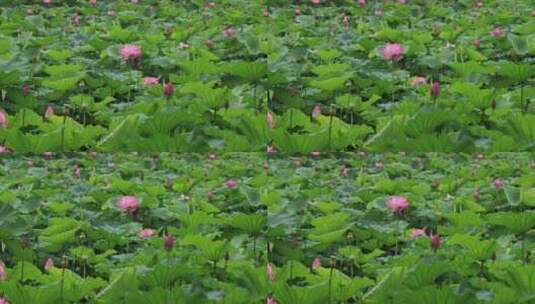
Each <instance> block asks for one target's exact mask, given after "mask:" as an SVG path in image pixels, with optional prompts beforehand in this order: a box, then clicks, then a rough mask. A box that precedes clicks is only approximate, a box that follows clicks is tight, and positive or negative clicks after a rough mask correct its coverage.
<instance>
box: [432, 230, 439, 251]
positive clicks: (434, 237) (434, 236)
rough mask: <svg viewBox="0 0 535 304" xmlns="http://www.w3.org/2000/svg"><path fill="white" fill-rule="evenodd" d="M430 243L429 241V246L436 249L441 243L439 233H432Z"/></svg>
mask: <svg viewBox="0 0 535 304" xmlns="http://www.w3.org/2000/svg"><path fill="white" fill-rule="evenodd" d="M430 243H431V248H432V249H433V250H435V251H436V250H437V249H438V248H439V247H440V243H441V240H440V235H438V233H437V234H432V235H431V239H430Z"/></svg>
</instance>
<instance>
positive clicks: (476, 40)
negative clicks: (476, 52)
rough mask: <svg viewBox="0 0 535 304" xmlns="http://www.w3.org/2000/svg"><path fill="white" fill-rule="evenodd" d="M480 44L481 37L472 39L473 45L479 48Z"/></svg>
mask: <svg viewBox="0 0 535 304" xmlns="http://www.w3.org/2000/svg"><path fill="white" fill-rule="evenodd" d="M480 44H481V41H480V40H479V39H477V38H474V39H472V45H473V46H474V47H476V48H477V47H479V45H480Z"/></svg>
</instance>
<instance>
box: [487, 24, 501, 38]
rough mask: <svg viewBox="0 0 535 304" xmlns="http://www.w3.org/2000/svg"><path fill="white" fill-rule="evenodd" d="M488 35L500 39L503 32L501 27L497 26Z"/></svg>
mask: <svg viewBox="0 0 535 304" xmlns="http://www.w3.org/2000/svg"><path fill="white" fill-rule="evenodd" d="M490 34H491V35H492V36H494V37H496V38H500V37H501V36H502V34H503V30H502V28H501V27H499V26H497V27H495V28H494V29H493V30H492V31H491V32H490Z"/></svg>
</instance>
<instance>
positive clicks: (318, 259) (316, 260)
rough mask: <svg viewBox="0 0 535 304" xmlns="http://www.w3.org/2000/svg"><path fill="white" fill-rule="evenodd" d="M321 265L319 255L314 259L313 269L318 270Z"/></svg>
mask: <svg viewBox="0 0 535 304" xmlns="http://www.w3.org/2000/svg"><path fill="white" fill-rule="evenodd" d="M320 267H321V260H320V258H319V257H315V258H314V260H313V261H312V270H316V269H318V268H320Z"/></svg>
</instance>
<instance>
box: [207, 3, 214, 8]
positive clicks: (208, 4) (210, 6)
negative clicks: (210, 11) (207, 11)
mask: <svg viewBox="0 0 535 304" xmlns="http://www.w3.org/2000/svg"><path fill="white" fill-rule="evenodd" d="M206 7H207V8H214V7H215V2H214V1H210V2H208V3H206Z"/></svg>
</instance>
